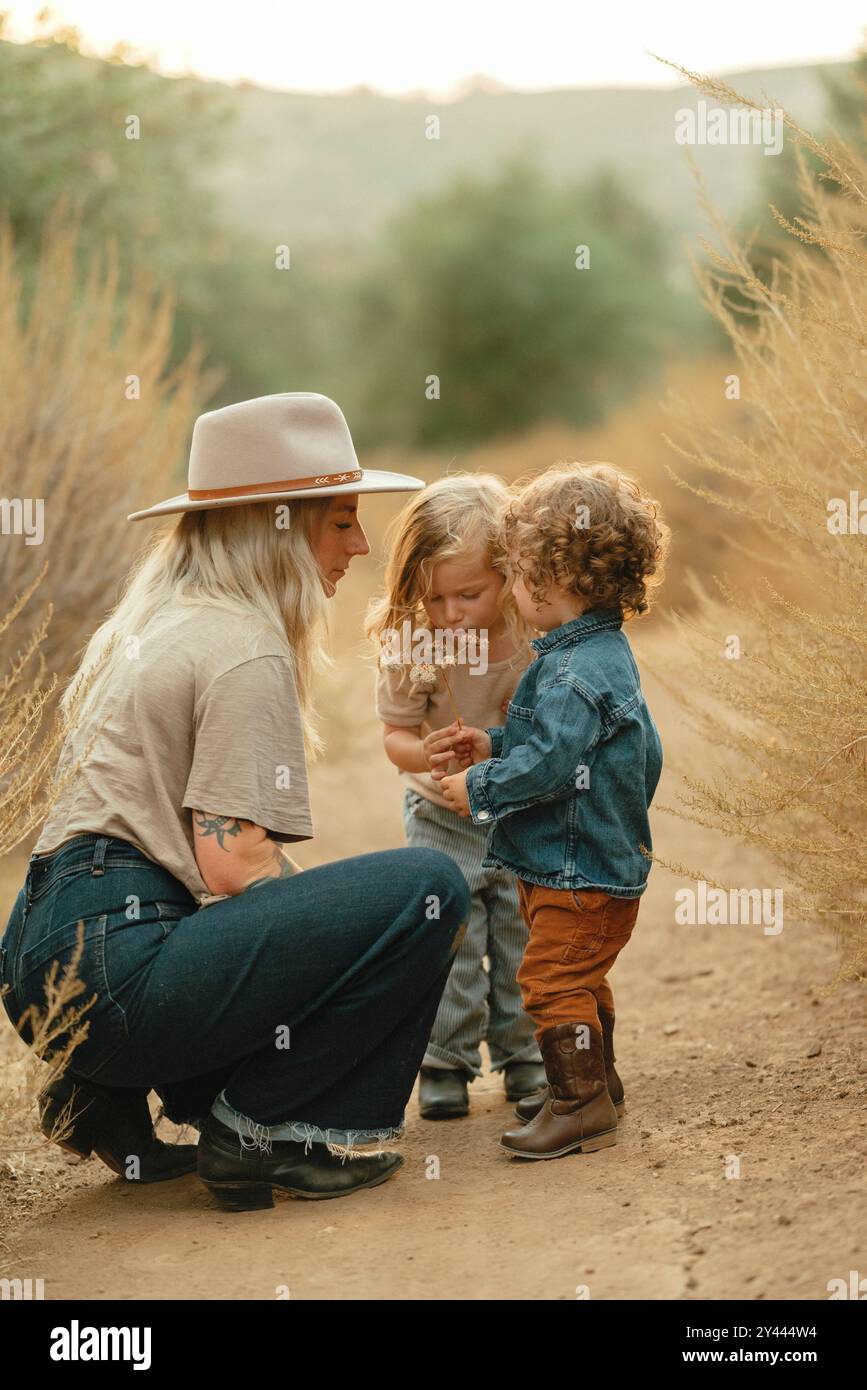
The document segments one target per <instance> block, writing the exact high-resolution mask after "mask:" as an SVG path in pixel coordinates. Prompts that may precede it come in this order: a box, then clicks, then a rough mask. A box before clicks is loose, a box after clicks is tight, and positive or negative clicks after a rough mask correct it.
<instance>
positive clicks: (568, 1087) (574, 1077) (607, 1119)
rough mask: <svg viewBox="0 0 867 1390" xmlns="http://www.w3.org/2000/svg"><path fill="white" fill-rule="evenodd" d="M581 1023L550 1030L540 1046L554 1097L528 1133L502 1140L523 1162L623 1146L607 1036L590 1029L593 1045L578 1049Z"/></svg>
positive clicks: (527, 1128)
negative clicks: (608, 1080)
mask: <svg viewBox="0 0 867 1390" xmlns="http://www.w3.org/2000/svg"><path fill="white" fill-rule="evenodd" d="M583 1026H584V1025H583V1024H580V1023H557V1024H555V1026H554V1027H553V1028H546V1029H545V1031H544V1032H543V1034H542V1036H541V1038H540V1039H539V1046H540V1047H541V1049H542V1057H543V1058H544V1061H545V1071H546V1073H547V1076H548V1086H549V1089H550V1091H551V1095H550V1096H549V1097H548V1098H547V1099H546V1100H545V1101H544V1102H543V1104H542V1108H541V1109H540V1111H539V1113H538V1114H537V1115H536V1117H535V1119H533V1120H531V1121H530V1122H529V1123H528V1124H527V1125H525V1126H524V1128H523V1129H510V1130H507V1132H506V1133H505V1134H504V1135H503V1136H502V1138H501V1139H500V1144H501V1146H502V1147H503V1148H504V1149H505V1150H506V1152H507V1153H510V1154H514V1155H516V1156H517V1157H519V1158H559V1157H560V1155H561V1154H567V1153H572V1152H573V1150H580V1151H581V1152H582V1153H591V1152H593V1151H594V1150H595V1149H605V1148H608V1147H609V1146H610V1145H611V1144H616V1143H617V1111H616V1110H615V1109H614V1104H613V1102H612V1100H611V1097H610V1095H609V1094H608V1087H607V1086H606V1084H605V1057H604V1054H603V1051H602V1034H601V1033H599V1032H597V1031H596V1029H595V1028H590V1029H589V1034H590V1045H589V1047H578V1046H576V1041H577V1032H578V1030H579V1029H580V1028H583Z"/></svg>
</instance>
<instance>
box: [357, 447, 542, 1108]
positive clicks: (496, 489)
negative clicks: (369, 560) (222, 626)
mask: <svg viewBox="0 0 867 1390" xmlns="http://www.w3.org/2000/svg"><path fill="white" fill-rule="evenodd" d="M508 500H509V491H508V488H507V487H506V485H505V483H503V481H502V479H500V478H498V477H496V476H495V475H494V474H489V473H453V474H448V475H446V476H445V477H443V478H439V479H438V480H437V481H436V482H433V483H431V484H430V485H429V486H428V487H426V488H425V489H424V491H423V492H418V493H416V494H415V496H414V497H413V498H412V500H411V501H410V502H409V504H408V505H407V506H406V507H405V508H404V510H403V511H402V512H401V513H400V514H399V515H398V516H397V517H395V519H394V521H393V523H392V525H391V527H390V530H389V535H388V537H387V542H388V550H389V560H388V564H387V568H386V573H385V592H384V595H383V596H382V597H381V598H380V599H378V600H376V601H374V603H373V604H372V606H371V608H370V610H369V612H368V616H367V622H366V632H367V635H368V636H369V637H370V638H372V639H373V640H374V641H375V642H376V644H377V646H378V648H379V651H378V670H377V675H376V710H377V714H378V716H379V718H380V719H381V720H382V722H383V725H384V730H383V737H384V745H385V751H386V754H387V756H388V757H389V759H390V760H391V762H393V763H394V764H395V765H396V766H397V768H398V769H399V770H400V772H401V774H402V775H403V776H405V777H406V779H407V783H408V785H407V786H406V790H405V793H404V803H403V817H404V826H405V830H406V837H407V841H408V843H409V844H410V845H412V846H414V847H417V846H421V845H425V846H429V847H433V848H435V849H440V850H444V851H445V853H446V854H450V855H451V856H452V858H453V859H454V860H455V862H456V863H457V864H458V865H459V866H460V868H461V869H462V871H463V873H464V876H465V878H466V880H467V884H468V887H469V889H470V895H471V908H470V917H469V921H468V925H467V930H466V933H465V936H464V938H463V940H462V942H461V944H460V947H459V948H458V951H457V954H456V956H455V960H454V963H453V965H452V969H451V972H450V974H449V977H448V980H447V982H446V986H445V990H444V992H443V995H442V999H441V1000H440V1005H439V1010H438V1012H437V1015H436V1019H435V1021H434V1025H433V1030H432V1032H431V1037H430V1041H429V1043H428V1047H427V1051H426V1053H425V1057H424V1060H423V1063H422V1067H421V1071H420V1075H419V1105H420V1109H421V1114H422V1116H423V1118H425V1119H455V1118H459V1117H461V1116H464V1115H466V1114H467V1113H468V1110H469V1097H468V1090H467V1086H468V1082H469V1081H471V1080H472V1079H473V1077H478V1076H480V1075H481V1070H482V1068H481V1053H480V1050H479V1044H480V1043H481V1042H482V1041H485V1042H486V1043H487V1046H488V1052H489V1054H490V1058H491V1066H492V1070H494V1071H502V1072H503V1077H504V1082H505V1092H506V1098H507V1099H508V1100H520V1099H521V1098H522V1097H525V1096H527V1095H532V1094H533V1093H535V1092H536V1091H538V1089H539V1087H540V1086H541V1085H543V1084H544V1080H545V1072H544V1070H543V1068H542V1065H541V1054H540V1052H539V1047H538V1044H537V1042H536V1039H535V1037H534V1029H533V1023H532V1020H531V1019H530V1018H528V1016H527V1014H526V1013H525V1012H524V1007H523V1004H522V1002H521V991H520V988H519V986H518V983H517V980H516V972H517V969H518V966H519V965H520V963H521V957H522V954H523V951H524V947H525V945H526V943H527V928H526V925H525V922H524V920H523V917H522V913H521V908H520V904H519V902H518V893H517V885H516V883H515V878H514V875H513V874H511V873H509V872H508V871H507V870H504V869H499V868H497V866H496V865H494V864H493V863H492V862H491V861H485V866H483V863H482V861H483V858H484V855H485V850H486V847H487V840H488V827H486V826H485V825H482V824H477V825H474V824H471V823H469V822H468V821H467V820H465V819H462V818H460V817H459V816H456V815H455V813H454V811H452V810H450V809H449V807H448V805H447V804H446V801H445V799H444V797H443V794H442V790H441V788H440V786H439V783H438V782H436V781H434V779H433V777H432V775H431V773H432V770H433V769H438V768H443V769H447V768H448V767H449V766H451V767H454V766H455V765H457V766H458V767H466V766H468V765H469V748H468V747H467V748H464V746H463V745H462V743H461V742H460V740H458V741H457V743H456V744H454V745H453V746H450V743H449V740H448V737H447V735H446V733H445V732H444V728H445V726H446V725H448V724H449V722H450V721H451V719H452V715H453V714H460V715H462V717H463V718H465V719H466V720H467V721H468V722H469V723H470V724H473V723H485V724H491V725H498V724H501V723H502V721H503V719H504V717H505V705H506V704H507V703H508V697H509V696H510V695H511V693H512V691H513V690H514V689H515V686H516V684H517V683H518V680H519V679H520V676H521V673H522V672H523V671H524V670H525V668H526V667H527V665H528V664H529V663H530V662H531V661H532V660H533V652H532V649H531V646H530V642H531V639H532V637H533V635H534V634H535V632H536V629H535V628H534V627H533V626H532V624H531V623H528V622H527V621H526V619H524V618H523V617H522V616H521V614H520V613H519V611H518V608H517V606H516V604H515V600H514V599H513V598H512V597H511V595H510V593H509V589H510V582H509V579H510V576H509V571H508V563H507V557H506V552H505V550H504V549H503V546H502V540H501V536H500V519H501V516H502V513H503V509H504V507H505V505H506V504H507V502H508ZM404 635H406V636H407V637H409V638H411V639H412V640H411V643H410V644H407V643H405V642H404V641H403V637H404ZM395 645H396V648H397V649H396V650H392V647H393V646H395ZM407 647H408V649H407ZM447 648H449V650H447ZM454 728H455V729H456V730H457V728H458V725H457V723H455V725H454ZM486 956H487V959H488V969H487V970H486V969H485V957H486Z"/></svg>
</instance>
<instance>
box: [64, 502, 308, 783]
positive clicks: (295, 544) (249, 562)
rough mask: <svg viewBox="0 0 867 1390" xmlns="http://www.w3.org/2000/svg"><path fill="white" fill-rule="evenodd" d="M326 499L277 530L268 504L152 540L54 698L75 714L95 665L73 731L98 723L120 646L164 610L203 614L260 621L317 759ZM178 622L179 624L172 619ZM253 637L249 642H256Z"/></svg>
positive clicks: (202, 516)
mask: <svg viewBox="0 0 867 1390" xmlns="http://www.w3.org/2000/svg"><path fill="white" fill-rule="evenodd" d="M330 501H331V499H330V497H328V498H322V499H320V498H298V499H297V500H296V501H291V502H289V503H287V504H285V505H288V507H289V518H288V519H289V524H288V526H287V527H286V528H285V529H281V528H278V527H277V525H276V517H275V504H274V503H273V502H252V503H247V504H245V505H243V506H233V507H215V508H207V509H203V510H201V511H190V512H184V513H182V514H181V515H180V517H179V518H177V519H176V520H175V521H174V524H173V525H172V526H171V527H170V528H169V529H168V530H165V531H162V532H157V534H156V536H155V537H154V538H152V539H151V540H150V541H149V543H148V544H147V545H146V546H145V548H144V549H143V551H142V552H141V554H140V555H139V556H138V557H137V559H136V561H135V562H134V564H133V567H132V569H131V570H130V573H129V575H128V576H127V579H126V581H125V584H124V589H123V593H122V596H121V598H120V600H119V601H118V603H117V604H116V606H115V607H114V609H113V610H112V612H111V613H110V615H109V617H108V618H106V619H105V621H104V622H103V623H102V624H101V625H100V626H99V627H98V628H97V629H96V631H95V632H94V633H93V635H92V637H91V638H90V640H89V642H88V643H87V646H86V648H85V650H84V655H83V656H82V658H81V661H80V664H79V666H78V667H77V669H76V671H75V672H74V673H73V675H72V676H71V677H70V681H69V684H68V687H67V689H66V690H65V692H64V695H63V697H62V699H61V702H60V704H61V709H62V711H63V713H64V714H66V713H67V710H69V709H71V708H73V707H74V706H73V701H74V696H75V688H76V686H77V684H78V683H79V681H80V679H81V678H82V677H83V676H85V675H86V674H87V673H88V672H89V671H90V670H91V668H92V667H95V666H96V665H97V663H99V662H100V660H101V658H103V659H102V661H101V666H100V669H98V670H96V672H95V674H94V676H93V679H92V681H91V683H90V684H89V686H88V688H87V693H86V696H85V698H84V700H83V702H82V703H81V706H80V708H76V709H75V716H74V723H75V724H77V723H79V722H80V721H81V720H82V719H83V718H84V715H85V713H86V712H87V713H92V714H94V715H95V716H96V715H98V714H99V712H100V707H101V706H103V705H104V704H105V703H106V702H107V701H108V700H110V697H111V684H112V677H113V675H114V673H115V671H116V670H117V669H118V668H119V667H120V666H121V665H122V663H124V662H125V661H126V659H127V653H126V651H125V646H126V643H125V640H124V639H126V638H129V637H135V636H138V635H140V634H141V633H142V631H143V630H144V628H145V626H146V624H147V623H148V621H149V620H150V618H151V617H153V616H154V614H156V613H158V612H159V611H160V609H162V608H163V607H164V606H165V605H166V604H168V603H170V602H175V603H176V604H177V605H178V606H179V608H186V609H189V608H192V607H197V606H202V605H207V606H208V607H216V608H221V609H223V610H224V611H225V612H229V613H236V614H241V615H247V616H252V617H256V618H259V619H260V620H261V621H262V622H264V623H265V624H266V625H267V626H268V627H269V628H270V629H271V631H272V632H274V633H275V635H276V636H277V637H278V638H279V639H280V640H281V641H282V642H283V643H284V644H285V648H286V655H287V656H289V657H290V658H291V660H292V663H293V672H294V676H295V684H296V688H297V691H298V703H299V707H300V711H301V721H302V728H303V734H304V750H305V753H306V755H307V757H308V758H309V759H310V760H315V758H316V757H317V755H318V754H319V753H320V752H321V751H322V749H323V747H324V744H323V741H322V738H321V736H320V733H319V729H318V724H317V720H316V716H315V709H314V700H313V685H314V679H315V676H316V674H317V673H318V672H319V671H321V670H323V669H327V668H328V667H331V666H333V665H334V661H333V659H332V657H331V656H330V655H329V654H328V653H327V651H326V648H325V641H324V639H325V638H326V637H328V636H330V628H329V622H328V612H327V599H326V596H325V593H324V591H323V588H322V582H321V573H322V572H321V568H320V566H319V562H318V561H317V559H316V555H315V553H314V548H313V545H314V535H315V533H316V530H317V528H318V526H319V525H320V524H321V522H322V520H323V519H324V511H323V507H327V506H328V504H329V503H330ZM178 616H179V619H180V618H181V617H182V616H183V615H182V614H179V615H178ZM253 635H254V634H253V631H252V630H251V640H252V638H253Z"/></svg>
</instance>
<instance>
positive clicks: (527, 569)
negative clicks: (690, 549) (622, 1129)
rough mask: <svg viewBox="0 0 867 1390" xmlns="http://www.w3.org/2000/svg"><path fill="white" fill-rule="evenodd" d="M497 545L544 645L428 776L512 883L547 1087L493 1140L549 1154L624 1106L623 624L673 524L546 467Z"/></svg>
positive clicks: (645, 822)
mask: <svg viewBox="0 0 867 1390" xmlns="http://www.w3.org/2000/svg"><path fill="white" fill-rule="evenodd" d="M503 538H504V544H505V546H506V548H507V550H508V553H509V560H510V564H511V566H512V574H513V577H514V585H513V589H512V592H513V594H514V597H515V600H516V602H517V605H518V608H519V610H520V612H521V613H522V614H523V616H524V617H525V618H526V619H527V621H528V622H531V623H533V624H534V625H535V626H536V627H537V628H538V629H539V630H541V631H542V632H543V633H544V636H542V637H540V638H537V639H535V640H533V642H532V646H533V647H534V648H535V650H536V652H537V659H536V661H535V662H534V663H533V664H532V666H530V667H529V668H528V669H527V670H526V671H525V673H524V675H523V677H522V678H521V682H520V684H519V685H518V688H517V689H516V691H515V693H514V695H513V696H512V699H511V701H510V704H509V710H508V717H507V719H506V724H505V727H504V728H489V729H482V728H471V729H467V728H465V729H462V730H458V729H457V728H452V729H451V730H450V731H449V735H448V736H449V738H450V739H454V740H455V742H456V744H458V743H459V746H460V747H461V748H462V749H466V748H467V747H468V746H469V748H470V750H471V757H472V766H468V767H466V768H465V769H464V770H463V771H457V772H454V773H450V774H446V775H443V773H442V771H441V770H439V769H438V770H437V771H436V772H435V773H434V774H433V775H434V777H435V778H436V780H438V781H440V783H441V785H442V788H443V793H444V796H445V798H446V801H447V803H448V804H449V805H450V806H451V807H452V808H453V809H454V810H456V811H457V812H458V814H459V815H461V816H464V817H467V818H468V819H471V820H472V823H473V824H476V825H479V826H485V827H487V828H489V829H490V828H491V827H493V834H492V836H491V840H490V848H489V851H488V855H487V857H486V858H485V860H484V861H483V862H484V863H485V864H496V865H499V866H500V867H502V868H505V869H510V870H511V871H512V872H513V873H514V874H516V875H517V877H518V889H519V894H520V901H521V910H522V913H523V916H524V920H525V922H526V924H527V927H528V929H529V941H528V944H527V948H526V950H525V952H524V958H523V961H522V963H521V967H520V969H519V971H518V981H519V983H520V985H521V990H522V995H523V1000H524V1007H525V1009H526V1010H527V1012H528V1014H529V1015H530V1017H531V1018H532V1019H533V1021H534V1023H535V1024H536V1038H537V1040H538V1041H539V1044H540V1047H541V1050H542V1056H543V1060H544V1064H545V1072H546V1075H547V1080H548V1085H547V1087H545V1088H544V1089H543V1090H542V1091H541V1092H540V1093H539V1095H538V1096H536V1097H532V1098H528V1099H526V1100H524V1101H522V1102H521V1103H520V1104H519V1105H518V1109H517V1114H518V1118H519V1119H520V1120H521V1121H522V1122H523V1123H524V1128H522V1129H513V1130H509V1131H508V1132H507V1133H505V1134H504V1135H503V1136H502V1138H501V1141H500V1142H501V1144H502V1146H503V1148H505V1149H506V1150H507V1152H508V1153H510V1154H513V1155H516V1156H520V1157H522V1158H530V1159H547V1158H556V1157H558V1156H559V1155H561V1154H565V1153H570V1152H572V1151H573V1150H581V1151H584V1152H586V1151H589V1150H592V1149H599V1148H604V1147H606V1146H607V1145H609V1144H614V1143H616V1141H617V1123H618V1114H622V1113H623V1108H624V1105H623V1087H622V1084H621V1082H620V1078H619V1077H618V1075H617V1072H616V1071H615V1069H614V1041H613V1039H614V996H613V994H612V992H611V986H610V984H609V983H608V979H607V976H608V972H609V970H610V969H611V967H612V965H613V964H614V962H615V960H616V959H617V956H618V955H619V953H620V951H622V949H623V947H624V946H625V945H626V943H627V942H628V941H629V938H630V936H631V934H632V931H633V929H634V927H635V922H636V918H637V916H638V908H639V903H640V899H641V894H642V893H643V892H644V890H645V888H646V886H647V878H648V874H649V870H650V863H651V861H650V858H649V852H650V851H651V850H652V847H653V846H652V842H651V836H650V825H649V819H648V807H649V806H650V803H651V800H652V798H653V794H654V792H655V790H656V786H657V783H658V781H659V776H660V772H661V769H662V744H661V741H660V737H659V733H658V731H657V728H656V725H655V724H654V722H653V719H652V718H651V715H650V711H649V710H648V708H647V704H646V701H645V698H644V694H643V692H642V689H641V682H640V679H639V673H638V667H637V666H636V664H635V659H634V657H633V654H632V649H631V646H630V644H629V641H628V639H627V637H626V635H625V633H624V632H623V624H624V622H625V621H627V620H629V619H631V618H635V617H638V616H640V615H641V614H643V613H645V612H647V611H648V609H649V607H650V603H649V598H648V593H649V591H650V590H651V589H652V588H654V587H656V586H657V585H658V584H659V583H660V582H661V580H662V570H663V567H664V562H665V558H666V555H667V552H668V547H669V542H670V531H669V529H668V527H667V526H666V524H665V522H664V521H662V519H661V518H660V515H659V507H658V504H657V503H656V502H654V501H653V500H652V499H651V498H649V497H647V496H645V495H644V493H643V492H642V490H641V487H640V485H639V484H638V483H637V482H635V481H634V480H633V479H631V478H630V477H628V476H627V475H625V474H623V473H621V472H619V471H618V470H617V469H615V468H613V467H612V466H611V465H610V464H605V463H593V464H586V465H581V464H558V465H555V466H554V467H552V468H550V469H548V470H547V471H546V472H544V473H542V474H541V475H540V476H538V477H536V478H533V479H531V480H530V481H529V482H527V483H526V484H525V485H524V486H523V487H522V488H521V489H520V491H518V492H517V495H516V497H515V498H514V500H513V501H512V502H511V503H510V505H509V506H508V508H507V510H506V512H505V514H504V517H503ZM645 850H646V851H647V852H648V853H647V854H645V853H644V851H645Z"/></svg>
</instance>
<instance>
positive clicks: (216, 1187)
mask: <svg viewBox="0 0 867 1390" xmlns="http://www.w3.org/2000/svg"><path fill="white" fill-rule="evenodd" d="M403 1164H404V1159H403V1158H401V1161H400V1163H395V1164H394V1166H393V1167H392V1168H389V1169H388V1170H387V1171H386V1172H385V1173H380V1174H379V1175H378V1176H377V1177H374V1178H368V1180H367V1182H360V1183H358V1184H357V1185H356V1186H355V1187H346V1188H344V1189H343V1191H342V1192H306V1191H305V1190H304V1189H303V1188H300V1187H284V1186H283V1184H282V1183H279V1182H244V1181H237V1182H212V1181H209V1180H208V1179H206V1178H200V1179H199V1181H200V1182H202V1183H203V1184H204V1186H205V1187H206V1188H207V1189H208V1191H209V1192H210V1194H211V1196H212V1197H214V1198H215V1199H216V1201H217V1202H218V1203H219V1205H220V1207H221V1208H222V1210H223V1211H265V1210H268V1209H270V1208H271V1207H273V1206H274V1193H273V1191H272V1189H273V1188H275V1187H276V1189H277V1191H278V1192H285V1193H286V1194H287V1196H289V1197H297V1198H299V1199H300V1200H301V1201H305V1202H326V1201H331V1200H332V1199H333V1198H335V1197H351V1196H352V1194H353V1193H354V1192H363V1191H364V1189H365V1188H367V1187H379V1186H380V1185H381V1184H382V1183H384V1182H388V1180H389V1178H391V1177H394V1174H395V1173H396V1172H397V1171H398V1169H399V1168H402V1167H403Z"/></svg>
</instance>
